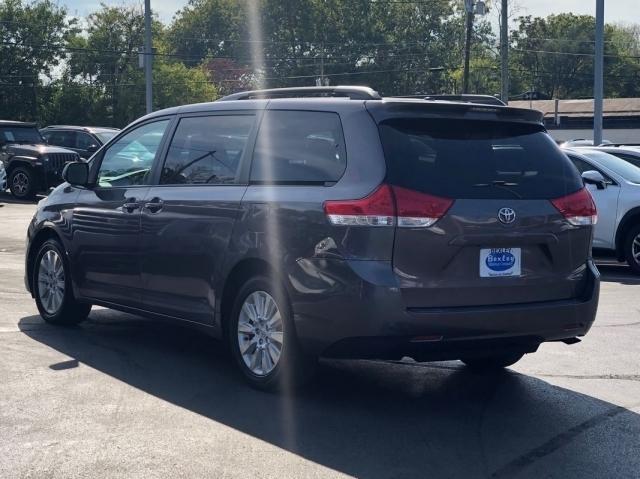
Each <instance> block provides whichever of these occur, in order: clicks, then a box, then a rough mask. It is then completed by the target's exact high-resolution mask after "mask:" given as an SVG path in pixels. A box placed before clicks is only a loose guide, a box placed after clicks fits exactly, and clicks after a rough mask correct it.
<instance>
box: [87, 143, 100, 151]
mask: <svg viewBox="0 0 640 479" xmlns="http://www.w3.org/2000/svg"><path fill="white" fill-rule="evenodd" d="M99 148H100V147H99V146H98V145H95V144H93V145H89V146H87V152H89V153H95V152H96V151H98V149H99Z"/></svg>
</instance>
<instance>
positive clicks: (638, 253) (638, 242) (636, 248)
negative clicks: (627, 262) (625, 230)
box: [631, 234, 640, 264]
mask: <svg viewBox="0 0 640 479" xmlns="http://www.w3.org/2000/svg"><path fill="white" fill-rule="evenodd" d="M631 255H632V256H633V260H634V261H635V262H636V263H638V264H640V234H639V235H637V236H636V237H635V238H633V242H632V243H631Z"/></svg>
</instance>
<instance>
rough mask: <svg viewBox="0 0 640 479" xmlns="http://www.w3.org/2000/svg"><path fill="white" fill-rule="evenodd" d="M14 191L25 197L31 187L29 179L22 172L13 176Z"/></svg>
mask: <svg viewBox="0 0 640 479" xmlns="http://www.w3.org/2000/svg"><path fill="white" fill-rule="evenodd" d="M12 184H13V191H14V192H16V193H17V194H19V195H24V194H25V193H26V192H27V188H28V187H29V178H27V175H25V174H24V173H22V172H19V173H16V174H15V175H14V176H13V181H12Z"/></svg>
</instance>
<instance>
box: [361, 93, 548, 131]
mask: <svg viewBox="0 0 640 479" xmlns="http://www.w3.org/2000/svg"><path fill="white" fill-rule="evenodd" d="M365 105H366V108H367V110H368V111H369V113H370V114H371V116H372V117H373V118H374V120H376V122H378V123H380V122H382V121H385V120H389V119H392V118H442V119H445V118H446V119H450V118H454V119H460V120H484V121H505V122H516V123H528V124H534V125H538V126H542V127H544V123H543V118H544V114H543V113H542V112H541V111H538V110H530V109H528V108H511V107H507V106H499V105H478V104H473V103H458V102H448V101H420V100H401V99H393V100H391V99H389V100H382V101H367V102H365Z"/></svg>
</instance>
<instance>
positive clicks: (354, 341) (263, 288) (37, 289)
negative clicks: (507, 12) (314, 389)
mask: <svg viewBox="0 0 640 479" xmlns="http://www.w3.org/2000/svg"><path fill="white" fill-rule="evenodd" d="M64 177H65V180H66V183H64V184H63V185H61V186H59V187H58V188H56V189H55V190H54V191H53V192H52V193H51V194H50V195H49V197H48V198H47V199H46V200H44V201H43V202H41V203H40V205H39V207H38V210H37V212H36V214H35V217H34V219H33V221H32V222H31V224H30V226H29V231H28V240H29V241H28V248H27V255H26V274H25V282H26V285H27V288H28V289H29V291H30V292H31V294H32V295H33V296H34V298H35V300H36V303H37V306H38V309H39V311H40V314H41V315H42V317H43V318H44V319H45V320H46V321H48V322H50V323H54V324H75V323H78V322H80V321H82V320H83V319H85V318H86V317H87V315H88V314H89V311H90V309H91V305H92V304H96V305H102V306H106V307H110V308H114V309H118V310H123V311H128V312H132V313H137V314H142V315H147V316H150V317H154V318H165V319H177V320H180V321H185V322H188V323H191V324H194V325H198V326H201V327H203V329H205V330H207V331H209V332H210V333H211V334H213V335H214V336H216V337H218V338H221V339H223V340H224V341H226V342H227V343H228V346H229V348H230V350H231V351H232V353H233V355H234V357H235V358H236V360H237V363H238V365H239V367H240V369H241V371H242V372H243V374H244V376H245V377H246V378H247V379H248V380H249V382H250V383H251V384H252V385H254V386H256V387H260V388H264V389H274V388H278V387H282V386H283V385H288V384H292V383H294V382H296V381H300V380H304V379H306V378H309V377H310V375H311V371H312V370H313V367H314V364H315V362H316V359H317V358H318V357H320V356H327V357H341V358H395V359H398V358H402V357H404V356H410V357H413V358H415V359H416V360H418V361H430V360H448V359H461V360H462V361H464V363H465V364H467V365H468V366H469V367H471V368H473V369H476V370H487V369H495V368H502V367H505V366H508V365H511V364H513V363H515V362H516V361H517V360H519V359H520V358H521V357H522V356H523V354H525V353H530V352H534V351H536V350H537V348H538V346H539V345H540V343H542V342H545V341H563V342H565V343H567V344H572V343H574V342H577V341H578V339H577V338H578V337H579V336H583V335H584V334H586V333H587V332H588V331H589V328H590V327H591V325H592V323H593V321H594V318H595V314H596V309H597V304H598V293H599V273H598V271H597V269H596V268H595V266H594V264H593V261H592V258H591V241H592V233H593V231H592V229H593V224H594V223H595V221H596V218H597V216H596V211H595V206H594V203H593V200H592V198H591V196H590V195H589V193H588V191H587V190H586V189H585V188H584V185H583V181H582V179H581V177H580V174H579V173H578V171H577V170H576V168H575V167H574V166H573V165H572V164H571V162H570V161H569V160H568V159H567V157H566V156H565V155H564V154H563V153H562V152H561V151H560V150H559V149H558V147H557V146H556V144H555V143H554V142H553V140H552V139H551V138H550V137H549V135H548V134H547V133H546V131H545V129H544V126H543V124H542V116H541V114H540V113H539V112H536V111H532V110H521V109H514V108H508V107H503V106H493V105H491V106H489V105H477V104H471V103H456V102H448V101H430V100H421V99H396V98H381V97H380V96H379V95H378V94H377V93H376V92H375V91H373V90H371V89H368V88H364V87H315V88H298V89H276V90H262V91H256V92H245V93H241V94H236V95H232V96H230V97H226V98H223V99H222V100H220V101H216V102H213V103H204V104H197V105H188V106H181V107H176V108H171V109H168V110H162V111H158V112H155V113H152V114H150V115H147V116H145V117H143V118H141V119H140V120H138V121H136V122H134V123H133V124H131V125H130V126H129V127H127V128H126V129H124V130H123V131H122V132H120V133H119V135H118V136H117V137H116V138H115V139H114V140H112V141H111V142H110V143H109V144H108V145H106V146H105V147H103V148H101V149H100V150H99V151H98V152H97V153H96V154H95V155H94V156H93V158H92V161H91V162H90V163H88V164H87V163H71V164H69V165H68V166H67V167H66V170H65V172H64Z"/></svg>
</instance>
